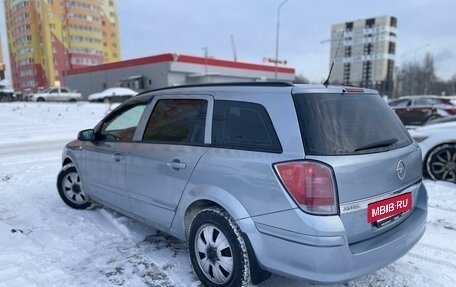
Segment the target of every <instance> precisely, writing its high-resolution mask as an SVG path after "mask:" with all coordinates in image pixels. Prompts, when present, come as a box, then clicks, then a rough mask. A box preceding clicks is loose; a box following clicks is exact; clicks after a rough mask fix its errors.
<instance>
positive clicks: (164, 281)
mask: <svg viewBox="0 0 456 287" xmlns="http://www.w3.org/2000/svg"><path fill="white" fill-rule="evenodd" d="M95 208H99V210H94V211H93V212H96V213H95V214H96V215H95V214H93V213H92V214H91V215H88V216H84V217H85V218H87V219H88V220H90V221H91V222H92V223H93V225H94V226H95V227H96V228H97V229H98V230H100V232H110V231H112V232H117V233H116V234H118V235H119V236H121V237H122V238H123V239H124V240H122V241H121V242H117V243H114V244H113V246H110V248H111V249H115V250H116V251H117V252H116V253H118V254H119V255H120V256H116V257H114V258H111V259H110V260H108V261H107V262H106V266H105V267H104V268H103V269H104V270H100V272H101V273H102V274H104V275H105V276H106V278H107V279H108V280H109V282H111V283H112V284H114V285H117V286H124V284H129V283H128V282H127V280H126V279H128V278H129V277H134V276H136V277H139V278H140V279H141V281H142V282H143V283H144V284H145V285H146V286H150V287H159V286H160V287H176V285H175V284H174V283H173V282H172V280H171V278H170V276H169V275H168V274H167V269H170V268H171V267H172V266H170V265H165V266H163V267H160V266H158V265H157V262H155V261H154V260H153V258H152V257H151V256H149V255H148V252H147V250H146V249H147V247H149V246H147V245H151V244H152V245H153V248H154V249H155V248H156V249H160V248H161V247H160V246H159V242H153V241H151V240H149V239H148V238H149V236H148V237H147V238H146V239H144V240H143V241H140V242H135V238H134V236H133V235H132V234H131V233H130V232H129V229H128V227H127V226H126V225H125V224H124V223H122V222H121V220H119V219H122V218H125V217H124V216H123V215H120V214H118V215H119V217H116V215H117V213H115V212H112V211H108V210H106V209H104V208H103V207H95ZM94 216H95V217H94ZM96 217H98V218H96ZM100 217H101V218H103V219H104V220H103V221H100ZM100 222H101V223H104V224H102V225H100ZM150 237H152V238H155V237H156V236H154V235H152V236H150ZM166 247H168V249H171V248H169V246H168V245H167V246H166Z"/></svg>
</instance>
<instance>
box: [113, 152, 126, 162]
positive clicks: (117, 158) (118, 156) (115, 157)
mask: <svg viewBox="0 0 456 287" xmlns="http://www.w3.org/2000/svg"><path fill="white" fill-rule="evenodd" d="M112 159H113V160H115V161H117V162H119V161H121V160H124V159H125V157H124V155H123V154H121V153H115V154H113V155H112Z"/></svg>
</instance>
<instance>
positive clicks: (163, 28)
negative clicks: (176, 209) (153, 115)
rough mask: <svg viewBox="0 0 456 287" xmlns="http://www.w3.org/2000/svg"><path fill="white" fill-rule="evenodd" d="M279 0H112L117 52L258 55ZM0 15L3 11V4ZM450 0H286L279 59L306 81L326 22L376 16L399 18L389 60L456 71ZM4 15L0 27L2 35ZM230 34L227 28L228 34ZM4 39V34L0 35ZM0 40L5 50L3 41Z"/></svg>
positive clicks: (445, 73)
mask: <svg viewBox="0 0 456 287" xmlns="http://www.w3.org/2000/svg"><path fill="white" fill-rule="evenodd" d="M0 2H3V0H0ZM281 2H282V0H117V5H118V13H119V22H120V39H121V53H122V59H131V58H136V57H143V56H150V55H155V54H161V53H179V54H187V55H193V56H201V57H203V56H204V49H203V48H204V47H207V50H208V54H209V56H211V57H215V58H218V59H226V60H232V59H233V58H234V52H233V48H232V43H231V37H233V39H234V43H235V45H234V46H235V48H236V49H235V50H236V54H237V60H238V61H243V62H253V63H261V61H262V59H263V58H264V57H274V55H275V43H276V25H277V11H278V6H279V4H280V3H281ZM1 6H2V7H1V8H0V13H1V14H0V15H2V16H3V15H4V13H3V5H1ZM455 11H456V1H454V0H402V1H398V0H383V1H379V0H377V1H374V0H367V1H366V0H344V1H336V0H288V1H287V2H286V3H285V4H284V5H283V6H282V9H281V14H280V15H281V17H280V34H279V35H280V38H279V59H285V60H287V62H288V65H289V66H291V67H294V68H295V69H296V74H302V75H303V76H305V77H307V78H308V79H310V80H311V81H314V82H320V81H321V80H322V79H324V78H325V77H326V76H327V73H328V70H329V63H330V59H329V45H330V43H329V42H326V43H323V44H322V43H321V42H322V41H324V40H327V39H328V38H329V37H330V32H331V25H332V24H336V23H343V22H347V21H353V20H357V19H364V18H372V17H377V16H395V17H397V18H398V38H397V50H396V65H397V66H400V65H402V64H403V63H405V62H410V61H414V60H415V59H416V60H417V61H420V60H422V59H423V58H424V55H425V53H427V52H429V53H431V54H432V55H433V56H434V63H435V70H436V74H437V76H438V77H440V78H442V79H449V78H451V77H452V76H453V75H455V74H456V17H455V16H454V13H455ZM5 33H6V30H5V27H4V17H0V34H1V36H2V38H4V37H5ZM231 35H232V36H231ZM2 40H4V39H2ZM2 42H3V46H4V49H3V50H4V54H6V51H7V49H6V47H5V46H6V43H5V41H2Z"/></svg>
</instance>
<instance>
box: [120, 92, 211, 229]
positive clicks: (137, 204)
mask: <svg viewBox="0 0 456 287" xmlns="http://www.w3.org/2000/svg"><path fill="white" fill-rule="evenodd" d="M212 107H213V99H212V97H211V96H190V95H186V96H156V97H154V100H153V102H152V104H151V107H150V113H151V114H150V117H149V118H148V119H147V121H146V122H145V123H144V125H143V127H144V132H143V133H142V135H141V138H140V139H138V140H140V141H137V142H136V143H135V146H134V148H132V149H130V150H129V156H128V162H127V184H128V193H129V196H130V202H131V207H132V213H134V214H136V215H137V216H139V217H141V218H143V219H145V220H146V221H148V222H151V223H153V224H159V225H161V226H164V227H170V226H171V223H172V220H173V217H174V214H175V212H176V208H177V205H178V203H179V200H180V198H181V196H182V193H183V191H184V189H185V186H186V184H187V182H188V180H189V178H190V176H191V174H192V171H193V169H194V168H195V166H196V164H197V163H198V161H199V159H200V158H201V156H202V155H203V154H204V153H205V152H206V150H207V147H206V145H205V144H209V143H210V126H211V122H210V120H209V119H210V118H211V115H212ZM209 114H210V115H209ZM208 115H209V117H208Z"/></svg>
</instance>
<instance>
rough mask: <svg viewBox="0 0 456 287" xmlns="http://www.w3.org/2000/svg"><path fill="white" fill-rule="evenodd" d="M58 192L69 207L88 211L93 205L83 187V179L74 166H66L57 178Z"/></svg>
mask: <svg viewBox="0 0 456 287" xmlns="http://www.w3.org/2000/svg"><path fill="white" fill-rule="evenodd" d="M57 190H58V191H59V195H60V197H61V198H62V200H63V202H65V203H66V204H67V205H68V206H70V207H72V208H74V209H86V208H88V207H89V206H90V205H91V204H92V203H91V201H90V199H89V197H88V196H87V195H86V194H85V192H84V190H83V189H82V185H81V177H80V176H79V173H78V171H77V169H76V167H75V166H74V165H73V164H67V165H65V166H64V167H63V168H62V170H61V171H60V173H59V175H58V176H57Z"/></svg>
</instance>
